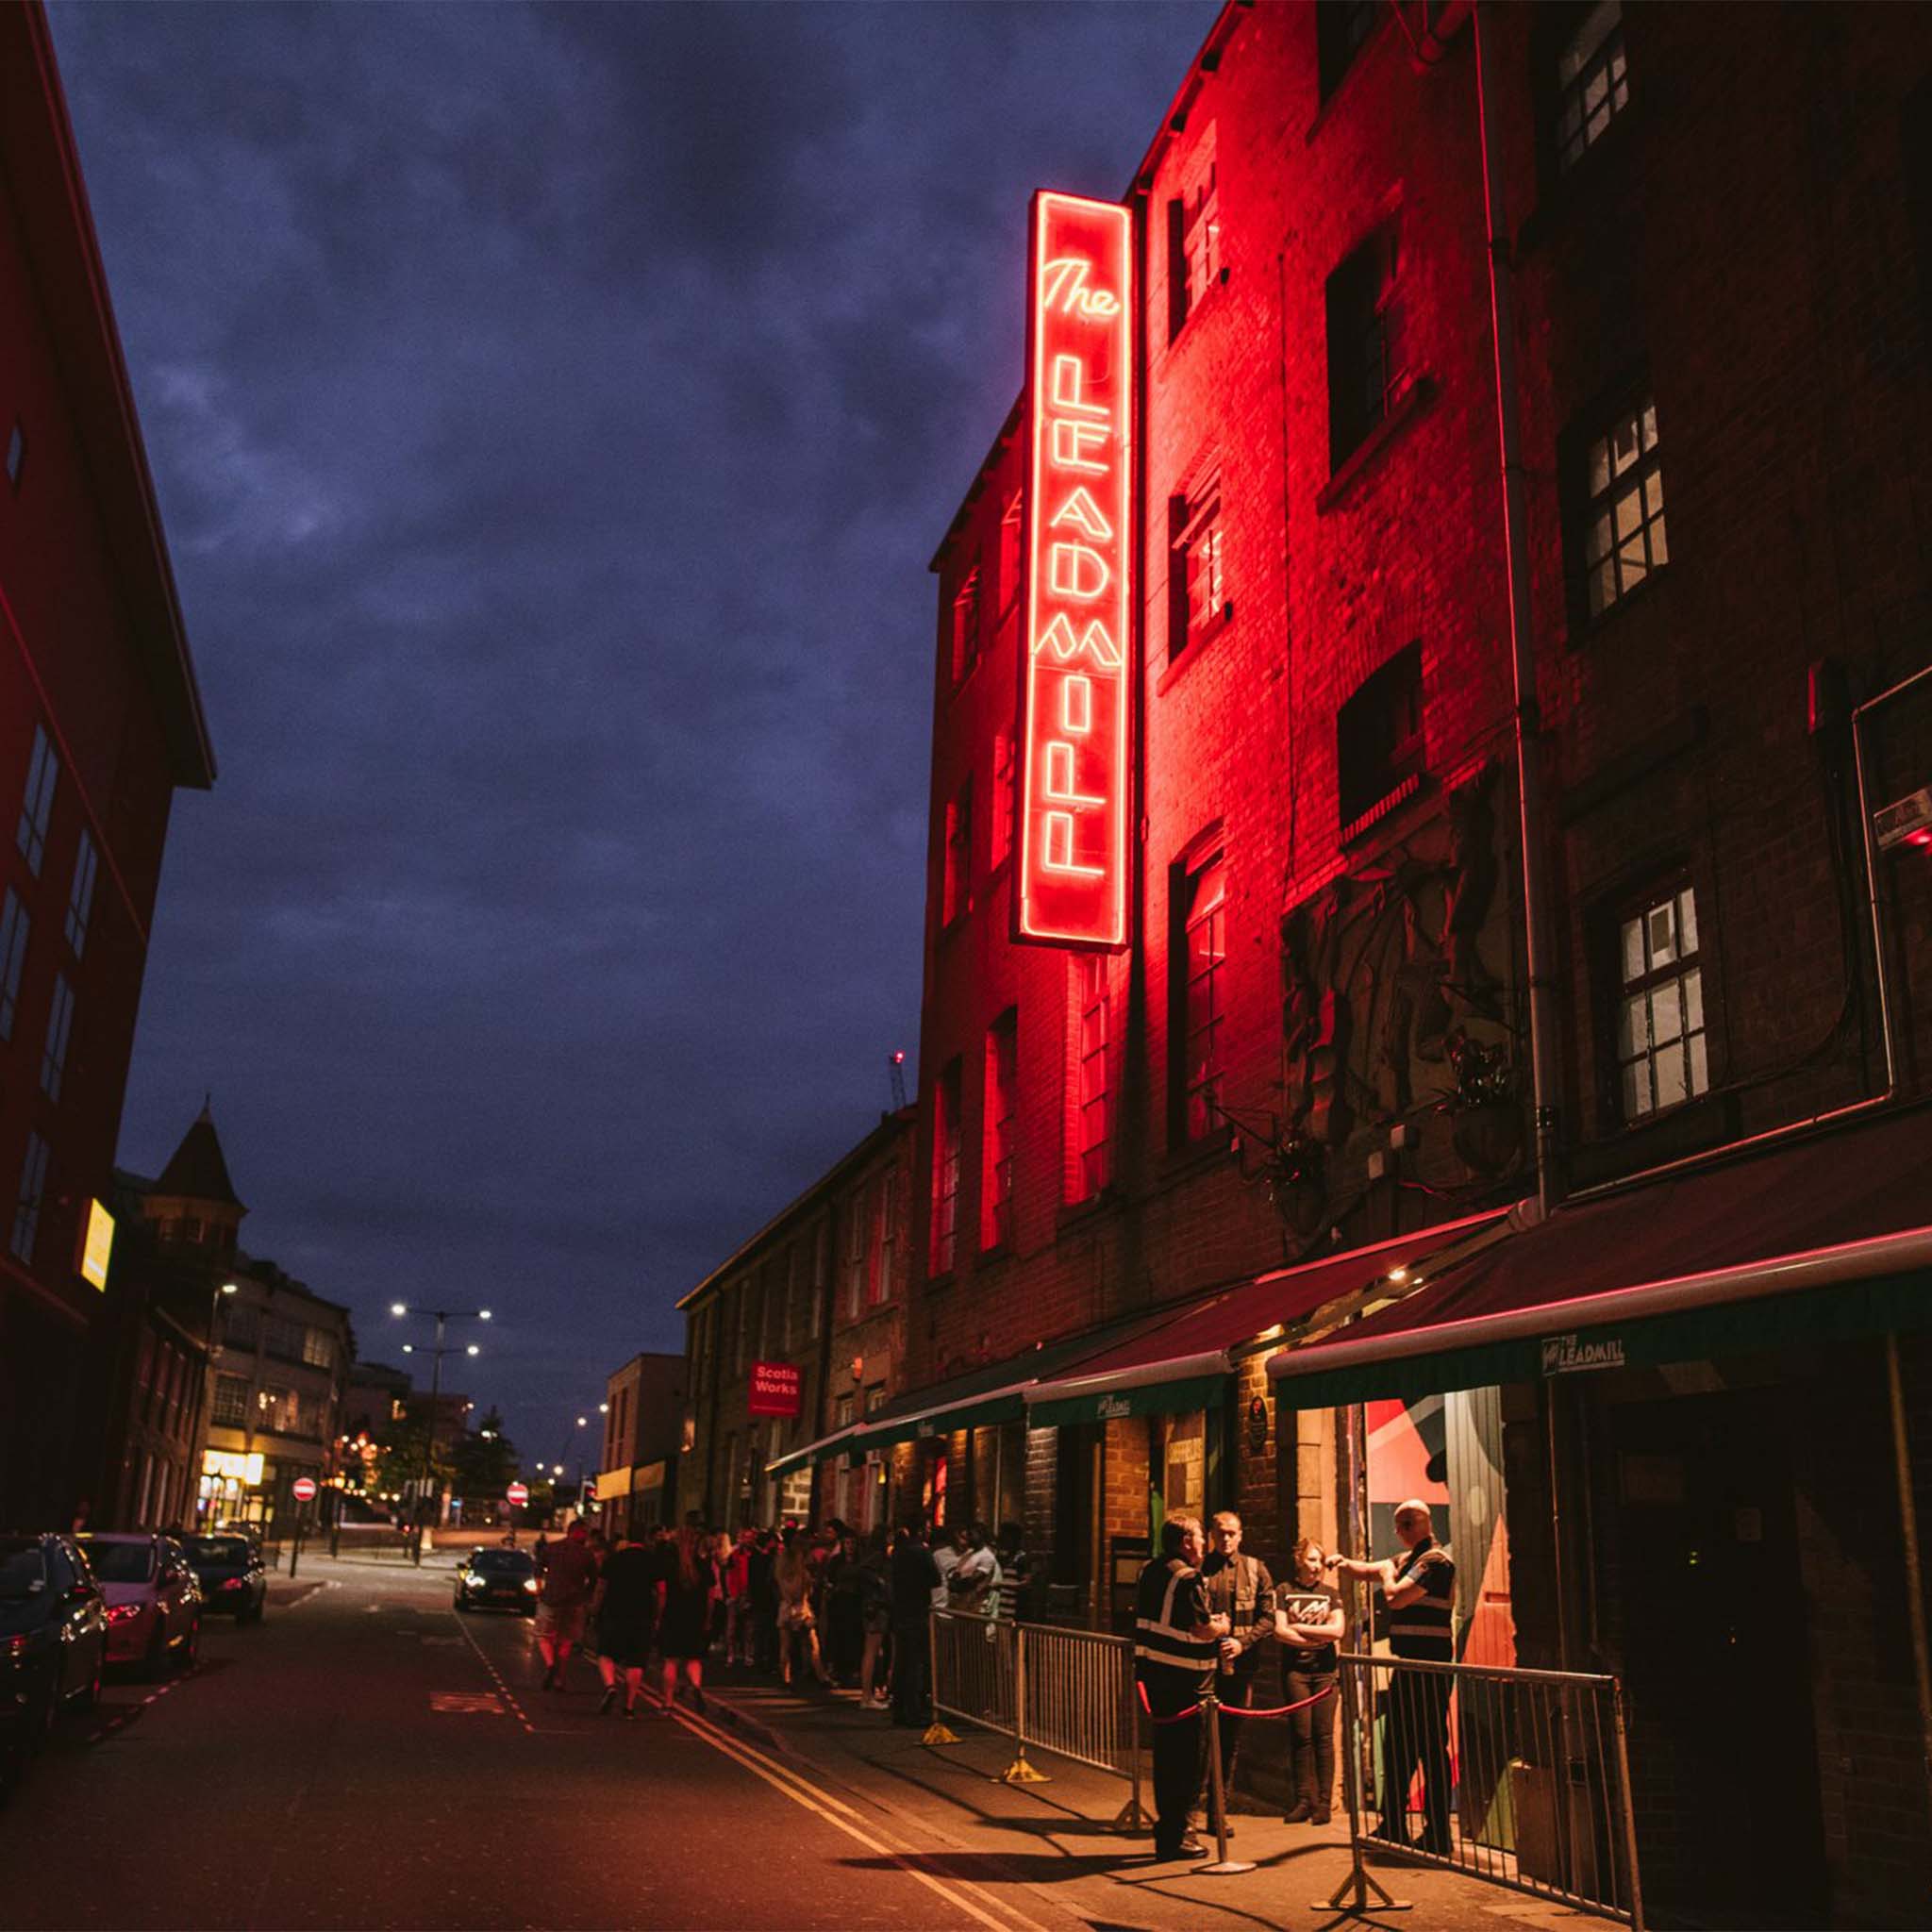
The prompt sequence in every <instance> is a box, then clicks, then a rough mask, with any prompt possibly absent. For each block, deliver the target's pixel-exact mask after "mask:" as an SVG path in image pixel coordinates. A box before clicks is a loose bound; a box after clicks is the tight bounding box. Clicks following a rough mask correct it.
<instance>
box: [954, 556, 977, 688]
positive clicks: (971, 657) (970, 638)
mask: <svg viewBox="0 0 1932 1932" xmlns="http://www.w3.org/2000/svg"><path fill="white" fill-rule="evenodd" d="M952 641H953V682H954V683H955V684H959V683H962V682H963V681H964V680H965V676H966V674H967V673H968V672H969V671H971V670H972V669H973V667H974V665H975V664H976V663H978V661H979V572H978V569H977V568H976V567H975V568H974V569H973V570H970V571H968V572H967V573H966V580H965V582H964V583H962V584H961V585H960V586H959V588H958V591H955V592H954V594H953V640H952Z"/></svg>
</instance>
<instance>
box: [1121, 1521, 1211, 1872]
mask: <svg viewBox="0 0 1932 1932" xmlns="http://www.w3.org/2000/svg"><path fill="white" fill-rule="evenodd" d="M1227 1630H1228V1624H1227V1619H1226V1618H1225V1617H1215V1616H1210V1615H1209V1614H1208V1593H1207V1590H1206V1587H1205V1586H1204V1585H1203V1583H1202V1581H1201V1522H1200V1519H1199V1518H1198V1517H1195V1516H1170V1517H1169V1518H1168V1519H1167V1521H1166V1522H1165V1523H1163V1524H1161V1525H1160V1554H1159V1556H1158V1557H1155V1559H1154V1560H1153V1562H1151V1563H1149V1564H1148V1565H1147V1567H1146V1568H1145V1569H1144V1570H1142V1571H1141V1580H1140V1583H1139V1584H1138V1586H1137V1587H1136V1589H1135V1591H1134V1675H1135V1677H1136V1678H1137V1679H1138V1681H1139V1683H1140V1686H1141V1691H1142V1693H1143V1694H1144V1695H1145V1697H1146V1699H1147V1708H1148V1710H1149V1712H1150V1713H1151V1714H1152V1717H1153V1725H1154V1856H1155V1858H1156V1860H1157V1861H1164V1860H1169V1859H1174V1858H1205V1857H1207V1856H1208V1847H1207V1846H1206V1845H1204V1844H1202V1843H1201V1842H1200V1840H1198V1839H1193V1838H1190V1837H1189V1835H1188V1813H1189V1812H1190V1811H1191V1809H1192V1808H1193V1804H1194V1793H1195V1792H1196V1791H1198V1790H1200V1789H1201V1736H1202V1724H1201V1693H1202V1691H1205V1690H1206V1689H1207V1688H1208V1684H1209V1682H1210V1681H1211V1680H1212V1678H1213V1675H1214V1666H1215V1663H1216V1661H1217V1659H1218V1658H1219V1657H1220V1655H1221V1649H1220V1641H1221V1639H1222V1638H1224V1637H1225V1636H1226V1635H1227Z"/></svg>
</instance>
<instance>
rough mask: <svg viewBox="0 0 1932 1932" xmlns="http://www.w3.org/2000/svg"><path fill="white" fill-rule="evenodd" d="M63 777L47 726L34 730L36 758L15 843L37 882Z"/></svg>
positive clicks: (28, 773) (29, 771) (29, 770)
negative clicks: (55, 792) (49, 825)
mask: <svg viewBox="0 0 1932 1932" xmlns="http://www.w3.org/2000/svg"><path fill="white" fill-rule="evenodd" d="M59 776H60V760H59V758H58V756H56V754H55V751H54V741H53V740H52V739H50V738H49V737H48V736H47V730H46V726H45V725H43V724H36V725H35V726H34V755H33V757H32V758H31V759H30V760H29V761H28V764H27V768H26V797H25V799H24V800H23V801H22V804H21V808H20V826H19V829H18V830H17V831H16V832H15V833H14V839H13V841H14V843H15V844H16V845H18V846H19V847H20V850H21V853H22V855H23V856H24V857H25V859H26V869H27V870H28V871H29V872H30V873H32V874H33V875H34V876H35V877H36V878H39V877H40V875H41V862H42V860H43V859H44V858H46V856H47V824H48V821H49V820H51V819H52V817H53V816H54V787H55V785H56V783H57V782H58V779H59Z"/></svg>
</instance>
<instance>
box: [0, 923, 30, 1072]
mask: <svg viewBox="0 0 1932 1932" xmlns="http://www.w3.org/2000/svg"><path fill="white" fill-rule="evenodd" d="M33 925H34V921H33V914H32V913H31V912H29V911H28V910H27V908H26V901H25V899H23V898H22V897H21V896H20V894H19V893H18V892H16V891H14V890H13V888H12V887H11V886H8V888H7V895H6V897H5V898H4V899H0V1040H11V1039H12V1038H13V1024H14V1022H15V1020H16V1019H17V1018H18V1017H19V1013H20V981H21V974H23V973H24V972H25V968H26V949H27V943H28V941H30V940H31V939H32V937H33Z"/></svg>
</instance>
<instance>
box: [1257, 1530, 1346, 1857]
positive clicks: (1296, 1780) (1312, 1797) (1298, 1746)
mask: <svg viewBox="0 0 1932 1932" xmlns="http://www.w3.org/2000/svg"><path fill="white" fill-rule="evenodd" d="M1326 1567H1327V1558H1326V1557H1324V1556H1323V1554H1322V1545H1321V1544H1320V1543H1318V1542H1317V1541H1315V1540H1314V1538H1313V1537H1308V1536H1305V1537H1303V1538H1302V1540H1301V1541H1299V1542H1298V1543H1296V1544H1295V1546H1294V1578H1293V1581H1292V1582H1291V1583H1290V1584H1289V1585H1288V1586H1287V1588H1285V1589H1283V1590H1282V1591H1279V1592H1277V1594H1276V1596H1275V1600H1274V1635H1275V1637H1276V1638H1277V1639H1278V1640H1279V1641H1280V1642H1281V1644H1282V1646H1283V1648H1282V1657H1281V1674H1282V1681H1283V1682H1284V1683H1285V1684H1286V1685H1287V1687H1288V1701H1289V1702H1290V1703H1291V1704H1299V1705H1300V1706H1302V1708H1301V1709H1299V1710H1291V1711H1290V1712H1289V1716H1288V1749H1289V1790H1291V1791H1292V1792H1293V1793H1294V1803H1293V1804H1292V1805H1291V1807H1289V1810H1288V1818H1287V1822H1288V1823H1289V1824H1327V1823H1328V1812H1329V1808H1330V1807H1331V1806H1332V1805H1333V1804H1334V1802H1335V1722H1336V1719H1335V1713H1336V1706H1337V1704H1338V1703H1339V1701H1340V1700H1339V1699H1338V1697H1337V1695H1336V1682H1335V1672H1336V1661H1335V1646H1336V1643H1337V1642H1338V1641H1340V1639H1341V1634H1342V1631H1343V1630H1344V1629H1345V1628H1346V1627H1347V1620H1346V1619H1345V1618H1344V1617H1343V1615H1342V1610H1341V1597H1339V1596H1338V1595H1337V1594H1336V1593H1335V1591H1334V1590H1333V1589H1332V1588H1331V1587H1330V1585H1329V1584H1328V1583H1327V1582H1326V1581H1325V1579H1324V1574H1323V1573H1324V1570H1325V1569H1326ZM1310 1698H1315V1699H1317V1700H1319V1701H1318V1702H1316V1703H1313V1704H1310V1703H1309V1702H1308V1700H1309V1699H1310Z"/></svg>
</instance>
